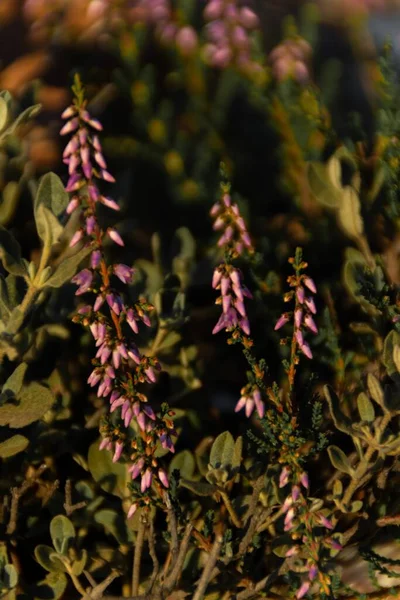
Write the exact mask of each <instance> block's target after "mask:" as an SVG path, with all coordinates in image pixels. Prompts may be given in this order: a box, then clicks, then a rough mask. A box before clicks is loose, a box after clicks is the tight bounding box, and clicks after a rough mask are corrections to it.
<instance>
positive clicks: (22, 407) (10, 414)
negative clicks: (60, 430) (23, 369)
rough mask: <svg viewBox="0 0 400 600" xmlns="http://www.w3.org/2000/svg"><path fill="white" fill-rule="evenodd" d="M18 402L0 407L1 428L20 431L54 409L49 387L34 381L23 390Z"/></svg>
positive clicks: (18, 396)
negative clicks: (7, 427) (6, 427)
mask: <svg viewBox="0 0 400 600" xmlns="http://www.w3.org/2000/svg"><path fill="white" fill-rule="evenodd" d="M17 400H18V401H19V402H18V404H17V405H16V404H15V402H14V401H13V402H11V401H10V402H8V403H7V404H3V405H2V406H0V426H3V425H8V426H9V427H11V428H12V429H19V428H21V427H26V426H27V425H30V424H31V423H34V422H35V421H38V420H39V419H41V418H42V417H43V415H44V414H45V413H46V412H47V411H48V410H49V409H50V408H51V407H52V405H53V402H54V397H53V394H52V392H51V391H50V390H49V389H48V388H47V387H45V386H44V385H41V384H40V383H37V382H35V381H33V382H32V383H30V384H29V385H26V386H24V387H23V388H22V389H21V391H20V392H19V394H18V395H17Z"/></svg>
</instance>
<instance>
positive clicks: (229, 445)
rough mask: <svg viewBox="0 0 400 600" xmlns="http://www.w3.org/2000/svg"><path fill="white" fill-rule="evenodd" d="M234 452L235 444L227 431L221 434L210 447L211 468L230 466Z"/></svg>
mask: <svg viewBox="0 0 400 600" xmlns="http://www.w3.org/2000/svg"><path fill="white" fill-rule="evenodd" d="M234 450H235V442H234V440H233V437H232V434H231V433H230V432H229V431H224V433H221V434H220V435H219V436H218V437H217V439H216V440H215V442H214V443H213V445H212V448H211V452H210V465H211V467H213V468H218V467H221V466H230V465H231V464H232V459H233V455H234Z"/></svg>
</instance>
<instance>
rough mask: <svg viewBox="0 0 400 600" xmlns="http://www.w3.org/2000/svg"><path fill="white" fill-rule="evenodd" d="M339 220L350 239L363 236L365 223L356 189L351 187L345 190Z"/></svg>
mask: <svg viewBox="0 0 400 600" xmlns="http://www.w3.org/2000/svg"><path fill="white" fill-rule="evenodd" d="M337 218H338V222H339V225H340V227H341V229H342V231H343V233H344V234H345V235H347V236H348V237H349V238H351V239H358V238H359V237H361V236H362V234H363V231H364V223H363V220H362V217H361V205H360V199H359V197H358V194H357V192H356V191H355V189H354V188H352V187H350V186H346V187H345V188H343V191H342V196H341V200H340V204H339V207H338V211H337Z"/></svg>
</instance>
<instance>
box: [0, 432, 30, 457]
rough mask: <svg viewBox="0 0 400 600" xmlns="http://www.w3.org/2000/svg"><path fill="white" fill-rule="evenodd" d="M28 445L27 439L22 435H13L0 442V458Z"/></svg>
mask: <svg viewBox="0 0 400 600" xmlns="http://www.w3.org/2000/svg"><path fill="white" fill-rule="evenodd" d="M28 446H29V440H28V439H27V438H26V437H25V436H23V435H13V436H12V437H10V438H8V440H5V441H4V442H1V443H0V458H9V457H10V456H15V455H16V454H19V453H20V452H23V451H24V450H25V449H26V448H27V447H28Z"/></svg>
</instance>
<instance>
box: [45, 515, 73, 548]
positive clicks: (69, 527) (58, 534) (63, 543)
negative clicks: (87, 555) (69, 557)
mask: <svg viewBox="0 0 400 600" xmlns="http://www.w3.org/2000/svg"><path fill="white" fill-rule="evenodd" d="M50 535H51V540H52V542H53V546H54V548H55V549H56V550H57V552H58V553H59V554H64V555H65V554H67V551H68V549H69V548H70V547H71V546H72V543H73V541H74V540H75V527H74V526H73V524H72V522H71V521H70V520H69V519H68V517H65V516H64V515H57V516H56V517H54V518H53V519H52V520H51V523H50Z"/></svg>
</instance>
